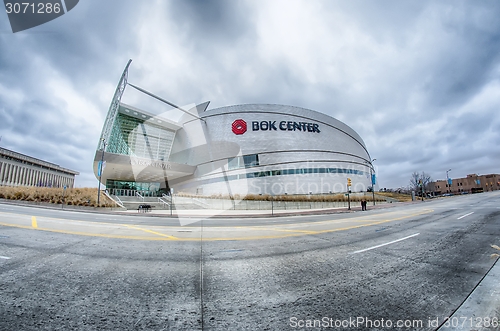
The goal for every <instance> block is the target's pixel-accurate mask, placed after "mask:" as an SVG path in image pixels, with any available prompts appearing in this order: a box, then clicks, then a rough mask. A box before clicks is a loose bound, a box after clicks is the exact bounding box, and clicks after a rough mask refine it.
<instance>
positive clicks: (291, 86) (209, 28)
mask: <svg viewBox="0 0 500 331" xmlns="http://www.w3.org/2000/svg"><path fill="white" fill-rule="evenodd" d="M499 14H500V4H497V3H492V2H477V1H460V2H456V1H442V2H438V3H436V2H432V1H405V2H401V1H378V2H370V1H314V2H308V1H272V2H268V1H223V0H219V1H217V0H215V1H194V0H193V1H180V2H179V1H168V2H159V1H158V2H145V3H142V2H136V1H118V0H109V1H105V2H95V1H85V2H80V3H79V4H78V6H76V7H75V8H74V9H73V10H72V11H71V12H69V13H67V14H66V15H63V16H62V17H60V18H58V19H56V20H54V21H51V22H49V23H47V24H44V25H41V26H39V27H36V28H33V29H30V30H27V31H25V32H20V33H17V34H12V33H11V32H10V27H9V25H8V22H6V15H5V20H0V135H2V136H3V138H2V142H1V145H2V146H4V147H6V148H10V149H13V150H16V151H19V152H22V153H26V154H29V155H33V156H35V157H39V158H42V159H46V160H48V161H51V162H54V163H58V164H60V165H61V166H64V167H68V168H71V169H75V170H78V171H80V172H81V173H82V175H81V176H80V177H79V179H78V180H77V184H78V185H80V186H95V185H96V184H97V181H96V179H95V178H94V176H93V174H92V160H93V154H94V152H95V147H96V145H97V140H98V137H99V134H100V130H101V128H102V124H103V120H104V116H105V115H106V112H107V109H108V106H109V102H110V101H111V98H112V95H113V92H114V89H115V86H116V83H117V81H118V78H119V76H120V74H121V71H122V70H123V67H124V65H125V64H126V62H127V60H128V59H129V58H132V59H133V63H132V67H131V70H130V76H129V77H130V80H131V82H133V83H136V84H138V85H140V86H142V87H144V88H146V89H148V90H150V91H151V92H153V93H156V94H158V95H161V96H163V97H165V98H167V99H169V100H171V101H173V102H174V103H177V104H181V105H183V104H189V103H198V102H202V101H206V100H211V101H212V103H211V107H218V106H225V105H230V104H240V103H282V104H289V105H295V106H301V107H305V108H309V109H313V110H317V111H320V112H324V113H326V114H328V115H331V116H333V117H336V118H338V119H339V120H341V121H344V122H345V123H346V124H348V125H349V126H351V127H352V128H353V129H355V130H356V131H357V132H358V133H359V134H360V135H361V137H363V139H364V140H365V142H366V145H367V147H368V150H369V152H370V154H371V156H372V157H374V158H377V161H376V164H377V173H378V176H379V184H380V186H382V187H399V186H405V185H407V184H408V180H409V177H410V175H411V173H412V172H413V171H425V172H427V173H429V174H431V175H432V176H433V177H434V178H435V179H442V178H444V176H445V171H446V170H447V169H449V168H453V172H452V173H451V174H452V175H453V176H456V177H462V176H465V175H467V174H468V173H488V172H491V173H495V172H496V173H498V172H499V169H498V164H499V162H498V161H499V158H500V153H499V152H500V150H499V147H498V141H499V138H500V137H499V135H500V134H499V132H498V129H497V128H498V125H499V124H500V118H499V117H498V115H496V114H497V112H498V111H497V109H498V105H499V103H500V93H499V92H500V83H499V80H500V61H499V54H500V52H499V51H500V21H499V20H498V17H499ZM127 93H128V94H129V95H127V97H128V100H129V101H130V102H132V103H133V102H134V101H137V100H139V99H138V98H136V96H135V95H134V94H133V93H132V92H131V91H127ZM148 106H149V104H148ZM151 106H152V107H156V106H158V105H154V104H151Z"/></svg>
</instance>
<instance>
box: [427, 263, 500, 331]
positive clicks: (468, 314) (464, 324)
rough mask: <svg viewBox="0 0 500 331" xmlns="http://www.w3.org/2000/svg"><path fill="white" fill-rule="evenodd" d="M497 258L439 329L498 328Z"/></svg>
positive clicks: (499, 274) (499, 266)
mask: <svg viewBox="0 0 500 331" xmlns="http://www.w3.org/2000/svg"><path fill="white" fill-rule="evenodd" d="M498 260H499V259H498V258H497V260H496V261H495V263H494V264H493V266H492V267H491V269H490V270H489V271H488V273H487V274H486V275H485V276H484V277H483V279H482V280H481V281H480V282H479V284H478V285H477V286H476V288H475V289H474V290H473V291H472V293H471V294H470V295H469V296H468V297H467V298H466V299H465V300H464V302H463V303H462V304H461V305H460V307H459V308H458V309H457V310H456V311H455V312H454V313H453V315H452V316H451V317H450V318H449V319H448V320H447V321H439V322H440V323H442V324H441V326H440V327H439V328H438V329H437V330H439V331H444V330H446V331H449V330H467V331H469V330H470V331H472V330H475V331H482V330H489V331H491V330H500V263H499V262H498Z"/></svg>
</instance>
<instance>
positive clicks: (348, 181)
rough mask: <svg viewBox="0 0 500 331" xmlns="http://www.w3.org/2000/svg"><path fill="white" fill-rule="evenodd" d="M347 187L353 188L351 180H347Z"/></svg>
mask: <svg viewBox="0 0 500 331" xmlns="http://www.w3.org/2000/svg"><path fill="white" fill-rule="evenodd" d="M347 186H351V179H350V178H347Z"/></svg>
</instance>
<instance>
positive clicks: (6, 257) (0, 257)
mask: <svg viewBox="0 0 500 331" xmlns="http://www.w3.org/2000/svg"><path fill="white" fill-rule="evenodd" d="M0 259H4V260H10V257H8V256H1V255H0Z"/></svg>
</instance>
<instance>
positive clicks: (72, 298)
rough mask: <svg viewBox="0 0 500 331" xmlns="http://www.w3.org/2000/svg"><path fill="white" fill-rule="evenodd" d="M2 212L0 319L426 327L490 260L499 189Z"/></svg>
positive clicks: (74, 325)
mask: <svg viewBox="0 0 500 331" xmlns="http://www.w3.org/2000/svg"><path fill="white" fill-rule="evenodd" d="M0 223H1V224H2V225H0V299H1V300H0V330H70V329H77V330H202V329H203V330H295V329H299V330H300V329H307V330H319V329H337V330H344V329H345V330H368V329H369V330H389V329H391V330H392V329H395V330H435V329H436V328H437V326H438V324H440V323H441V322H443V321H444V317H446V316H450V315H451V314H452V313H453V312H454V311H455V310H456V309H457V308H458V307H459V306H460V304H461V303H462V302H463V301H464V300H465V298H466V297H467V296H468V294H469V293H470V292H471V291H472V290H473V289H474V288H475V287H476V285H477V284H478V283H479V281H480V280H481V278H482V277H483V276H484V275H485V274H486V272H487V271H488V270H489V268H490V267H491V266H492V265H493V263H494V262H495V260H493V259H491V258H490V254H491V253H494V250H493V249H492V248H491V247H490V245H491V244H497V245H500V194H499V193H483V194H477V195H470V196H460V197H453V198H447V199H440V200H435V201H426V202H423V203H418V204H412V205H404V206H399V207H395V208H390V209H384V210H369V211H367V212H355V213H349V214H336V215H321V216H297V217H283V218H281V217H280V218H278V217H273V218H251V219H241V220H239V219H234V218H231V219H207V220H203V221H201V220H199V221H198V222H197V223H193V224H190V225H189V226H188V227H179V225H178V222H177V223H176V220H173V219H165V218H151V217H144V216H117V215H109V214H102V215H101V214H90V213H80V212H66V211H57V210H46V209H39V208H31V207H19V206H13V205H6V204H0ZM75 228H77V229H78V231H76V230H75ZM174 230H175V231H176V232H175V233H173V232H172V231H174ZM125 231H129V232H125ZM132 231H136V232H137V233H139V232H141V233H143V237H138V236H136V232H132ZM218 232H224V233H228V234H227V235H225V236H223V237H221V238H219V237H218V236H217V235H216V233H218ZM267 232H269V233H272V234H273V235H272V236H266V233H267ZM249 233H250V234H252V235H248V234H249ZM253 233H255V235H254V234H253ZM134 236H136V237H134ZM492 295H494V294H492ZM496 295H499V294H498V293H497V294H496ZM484 317H489V318H493V317H494V316H484ZM436 322H437V323H436ZM397 324H402V325H400V327H398V325H397ZM405 324H406V325H405ZM314 325H316V326H318V327H313V326H314ZM307 326H311V327H307ZM391 326H392V327H391ZM497 329H498V328H497ZM492 330H494V328H492Z"/></svg>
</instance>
